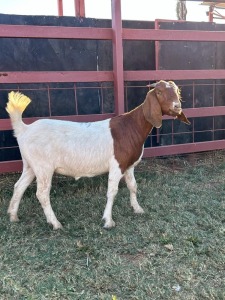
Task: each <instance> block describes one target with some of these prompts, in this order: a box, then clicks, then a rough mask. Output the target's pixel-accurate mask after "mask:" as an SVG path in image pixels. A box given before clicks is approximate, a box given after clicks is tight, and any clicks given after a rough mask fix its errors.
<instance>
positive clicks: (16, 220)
mask: <svg viewBox="0 0 225 300" xmlns="http://www.w3.org/2000/svg"><path fill="white" fill-rule="evenodd" d="M9 219H10V222H18V221H19V218H18V217H17V215H11V214H10V218H9Z"/></svg>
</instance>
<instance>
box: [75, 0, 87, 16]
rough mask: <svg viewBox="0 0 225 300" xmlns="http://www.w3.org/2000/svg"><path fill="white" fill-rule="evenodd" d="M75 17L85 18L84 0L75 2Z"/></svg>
mask: <svg viewBox="0 0 225 300" xmlns="http://www.w3.org/2000/svg"><path fill="white" fill-rule="evenodd" d="M74 7H75V16H76V17H78V18H85V4H84V0H74Z"/></svg>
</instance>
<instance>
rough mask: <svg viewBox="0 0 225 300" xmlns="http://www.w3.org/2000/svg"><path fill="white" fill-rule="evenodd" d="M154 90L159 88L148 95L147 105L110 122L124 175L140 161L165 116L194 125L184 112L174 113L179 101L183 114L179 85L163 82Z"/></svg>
mask: <svg viewBox="0 0 225 300" xmlns="http://www.w3.org/2000/svg"><path fill="white" fill-rule="evenodd" d="M153 86H154V87H155V88H154V89H153V90H151V91H149V92H148V93H147V95H146V99H145V101H144V102H143V104H141V105H140V106H138V107H137V108H135V109H134V110H132V111H131V112H129V113H126V114H123V115H120V116H117V117H115V118H113V119H111V121H110V128H111V133H112V137H113V141H114V155H115V158H116V160H117V161H118V163H119V166H120V169H121V171H122V173H124V172H125V171H126V170H127V169H128V168H129V167H131V166H132V165H133V164H134V163H135V162H137V161H138V160H139V159H140V157H141V154H142V151H143V145H144V142H145V140H146V138H147V136H148V134H149V133H150V132H151V130H152V128H153V127H157V128H160V127H161V126H162V116H163V115H164V114H167V115H172V116H174V117H176V118H178V119H179V120H180V121H182V122H184V123H186V124H190V122H189V121H188V119H187V118H186V116H185V115H184V113H183V112H182V111H181V112H180V111H179V112H175V111H173V109H171V107H172V104H173V102H174V101H176V103H177V108H176V109H178V110H179V109H180V110H181V104H180V91H179V89H178V87H177V86H176V84H175V83H174V82H172V81H169V82H165V81H163V80H161V81H159V82H158V83H156V84H154V85H153ZM178 113H179V115H178Z"/></svg>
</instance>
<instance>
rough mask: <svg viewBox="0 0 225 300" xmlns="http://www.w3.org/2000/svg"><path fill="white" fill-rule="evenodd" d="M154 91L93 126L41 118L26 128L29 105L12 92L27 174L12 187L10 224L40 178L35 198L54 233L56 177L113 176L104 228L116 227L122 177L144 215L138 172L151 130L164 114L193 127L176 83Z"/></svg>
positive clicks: (134, 204) (158, 85) (9, 109)
mask: <svg viewBox="0 0 225 300" xmlns="http://www.w3.org/2000/svg"><path fill="white" fill-rule="evenodd" d="M151 87H153V88H154V89H152V90H150V91H149V92H148V93H147V95H146V98H145V100H144V102H143V103H142V104H141V105H139V106H138V107H136V108H135V109H134V110H132V111H130V112H128V113H124V114H122V115H119V116H116V117H114V118H111V119H106V120H103V121H97V122H90V123H79V122H70V121H60V120H50V119H40V120H37V121H35V122H34V123H32V124H30V125H26V124H25V123H24V122H23V121H22V113H23V111H24V110H25V109H26V107H27V105H28V104H29V103H30V102H31V100H30V99H29V98H28V97H27V96H25V95H23V94H21V93H19V92H13V91H12V92H10V93H9V99H8V103H7V107H6V110H7V112H8V114H9V116H10V119H11V123H12V128H13V130H14V135H15V137H16V138H17V141H18V145H19V148H20V152H21V156H22V161H23V171H22V174H21V177H20V179H19V180H18V181H17V182H16V184H15V186H14V192H13V196H12V199H11V201H10V204H9V208H8V213H9V215H10V221H18V216H17V212H18V208H19V204H20V201H21V198H22V196H23V194H24V192H25V190H26V189H27V187H28V186H29V185H30V184H31V182H32V181H33V180H34V178H35V177H36V180H37V192H36V196H37V198H38V200H39V201H40V203H41V206H42V208H43V211H44V214H45V216H46V219H47V222H48V223H50V224H51V225H52V226H53V229H59V228H61V227H62V225H61V223H60V222H59V221H58V220H57V218H56V216H55V214H54V212H53V210H52V207H51V203H50V196H49V194H50V188H51V181H52V176H53V173H58V174H63V175H67V176H72V177H75V179H79V178H80V177H84V176H85V177H92V176H96V175H100V174H103V173H109V175H108V190H107V203H106V207H105V210H104V214H103V219H104V221H105V224H104V228H111V227H114V226H115V222H114V221H113V219H112V206H113V202H114V198H115V196H116V194H117V192H118V184H119V181H120V179H121V178H122V177H124V178H125V181H126V184H127V187H128V189H129V191H130V204H131V206H132V208H133V210H134V212H135V213H137V214H140V213H143V212H144V211H143V209H142V207H141V206H140V205H139V203H138V201H137V197H136V192H137V184H136V180H135V177H134V167H135V166H136V165H137V164H138V163H139V162H140V160H141V158H142V154H143V149H144V146H143V145H144V142H145V140H146V138H147V136H148V135H149V133H150V132H151V130H152V128H153V127H157V128H160V127H161V125H162V116H163V115H164V114H167V115H170V116H173V117H175V118H178V119H179V120H180V121H183V122H184V123H187V124H190V122H189V120H188V119H187V118H186V116H185V115H184V113H183V112H182V109H181V101H180V91H179V88H178V87H177V86H176V84H175V83H174V82H172V81H169V82H166V81H163V80H161V81H159V82H157V83H155V84H152V85H151Z"/></svg>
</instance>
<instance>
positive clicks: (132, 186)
mask: <svg viewBox="0 0 225 300" xmlns="http://www.w3.org/2000/svg"><path fill="white" fill-rule="evenodd" d="M124 178H125V181H126V184H127V187H128V189H129V191H130V204H131V206H132V207H133V209H134V212H135V213H136V214H143V213H144V210H143V208H142V207H141V206H140V205H139V203H138V201H137V183H136V180H135V177H134V168H130V169H128V170H127V171H126V172H125V174H124Z"/></svg>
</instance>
